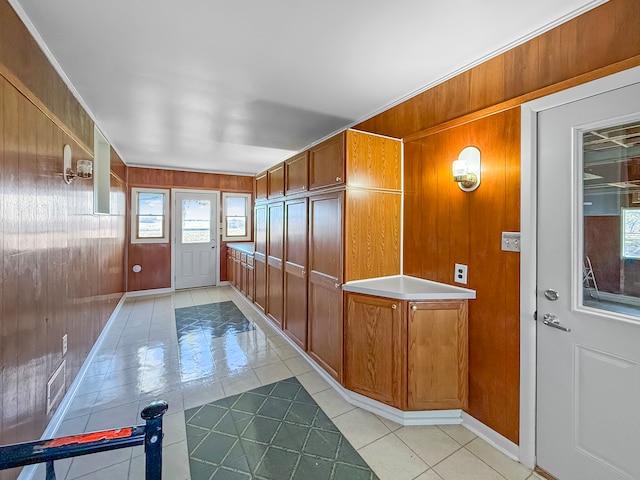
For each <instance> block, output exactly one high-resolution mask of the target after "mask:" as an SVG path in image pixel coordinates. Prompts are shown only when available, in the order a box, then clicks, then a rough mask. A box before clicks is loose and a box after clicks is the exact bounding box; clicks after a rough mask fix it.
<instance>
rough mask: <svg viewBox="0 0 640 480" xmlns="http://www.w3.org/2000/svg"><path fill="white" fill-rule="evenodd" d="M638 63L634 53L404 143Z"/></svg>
mask: <svg viewBox="0 0 640 480" xmlns="http://www.w3.org/2000/svg"><path fill="white" fill-rule="evenodd" d="M639 65H640V55H636V56H634V57H631V58H627V59H626V60H622V61H620V62H617V63H613V64H611V65H607V66H606V67H602V68H598V69H596V70H593V71H591V72H588V73H584V74H582V75H578V76H577V77H573V78H570V79H568V80H564V81H562V82H559V83H556V84H553V85H549V86H547V87H544V88H540V89H538V90H534V91H533V92H529V93H525V94H524V95H520V96H518V97H515V98H512V99H510V100H506V101H504V102H501V103H498V104H496V105H492V106H490V107H487V108H483V109H481V110H477V111H475V112H473V113H469V114H467V115H463V116H461V117H458V118H454V119H453V120H449V121H447V122H444V123H441V124H439V125H435V126H433V127H429V128H427V129H425V130H421V131H419V132H416V133H412V134H411V135H407V136H406V137H404V138H403V140H404V141H405V143H406V142H413V141H415V140H420V139H422V138H424V137H428V136H430V135H433V134H436V133H440V132H443V131H445V130H449V129H451V128H455V127H459V126H460V125H465V124H467V123H471V122H474V121H476V120H480V119H482V118H485V117H489V116H491V115H495V114H496V113H501V112H504V111H506V110H510V109H512V108H515V107H518V106H520V105H522V104H523V103H526V102H530V101H532V100H536V99H538V98H542V97H546V96H547V95H551V94H552V93H557V92H560V91H562V90H566V89H568V88H571V87H575V86H578V85H582V84H583V83H587V82H591V81H592V80H597V79H598V78H602V77H606V76H609V75H612V74H614V73H618V72H622V71H623V70H628V69H630V68H633V67H637V66H639Z"/></svg>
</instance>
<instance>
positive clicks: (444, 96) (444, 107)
mask: <svg viewBox="0 0 640 480" xmlns="http://www.w3.org/2000/svg"><path fill="white" fill-rule="evenodd" d="M470 89H471V72H470V71H466V72H463V73H461V74H460V75H457V76H455V77H453V78H452V79H451V80H448V81H447V82H446V83H441V84H440V85H437V86H435V87H434V88H433V91H434V93H435V111H436V119H437V122H438V123H441V122H445V121H447V120H451V119H452V118H457V117H460V116H462V115H464V114H465V113H467V112H469V93H470Z"/></svg>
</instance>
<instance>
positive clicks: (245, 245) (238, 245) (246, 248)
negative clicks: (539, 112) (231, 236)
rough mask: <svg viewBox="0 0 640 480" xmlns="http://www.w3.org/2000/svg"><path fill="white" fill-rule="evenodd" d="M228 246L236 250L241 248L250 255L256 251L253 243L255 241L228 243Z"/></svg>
mask: <svg viewBox="0 0 640 480" xmlns="http://www.w3.org/2000/svg"><path fill="white" fill-rule="evenodd" d="M227 248H233V249H234V250H240V251H241V252H244V253H248V254H249V255H253V252H254V244H253V242H243V243H227Z"/></svg>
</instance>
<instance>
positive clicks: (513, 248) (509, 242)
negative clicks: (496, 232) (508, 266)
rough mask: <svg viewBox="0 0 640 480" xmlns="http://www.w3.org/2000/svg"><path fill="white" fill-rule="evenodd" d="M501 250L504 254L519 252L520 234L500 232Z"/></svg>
mask: <svg viewBox="0 0 640 480" xmlns="http://www.w3.org/2000/svg"><path fill="white" fill-rule="evenodd" d="M502 250H504V251H505V252H519V251H520V232H502Z"/></svg>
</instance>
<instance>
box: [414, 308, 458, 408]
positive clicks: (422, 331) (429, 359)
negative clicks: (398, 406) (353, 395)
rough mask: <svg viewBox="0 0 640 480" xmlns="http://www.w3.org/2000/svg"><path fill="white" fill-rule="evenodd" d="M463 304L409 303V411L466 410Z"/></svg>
mask: <svg viewBox="0 0 640 480" xmlns="http://www.w3.org/2000/svg"><path fill="white" fill-rule="evenodd" d="M467 318H468V315H467V301H466V300H458V301H437V302H436V301H433V302H409V304H408V353H407V365H408V376H407V387H408V392H409V395H408V398H407V401H408V405H407V406H408V408H409V410H432V409H449V408H462V409H465V408H467V405H468V400H469V399H468V396H469V395H468V380H467V379H468V364H469V362H468V349H469V346H468V343H469V342H468V333H467V332H468V326H467Z"/></svg>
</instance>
